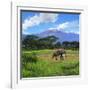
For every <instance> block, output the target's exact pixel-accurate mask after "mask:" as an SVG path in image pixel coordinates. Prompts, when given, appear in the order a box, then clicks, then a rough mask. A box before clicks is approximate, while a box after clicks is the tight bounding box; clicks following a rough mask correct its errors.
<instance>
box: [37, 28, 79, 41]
mask: <svg viewBox="0 0 90 90" xmlns="http://www.w3.org/2000/svg"><path fill="white" fill-rule="evenodd" d="M37 36H39V37H40V38H43V37H47V36H55V37H57V38H58V41H60V42H63V41H79V34H75V33H66V32H63V31H60V30H46V31H44V32H41V33H39V34H37Z"/></svg>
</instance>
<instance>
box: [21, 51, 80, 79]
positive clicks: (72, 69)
mask: <svg viewBox="0 0 90 90" xmlns="http://www.w3.org/2000/svg"><path fill="white" fill-rule="evenodd" d="M48 52H49V53H48ZM68 52H70V53H71V52H72V53H75V54H74V55H72V57H70V58H69V57H68V58H67V60H63V61H60V60H57V61H55V60H53V59H52V58H51V53H52V51H51V50H49V51H48V50H46V51H37V52H36V51H32V52H30V53H29V52H28V53H27V52H24V53H23V54H22V63H23V65H22V66H23V67H22V77H25V78H26V77H47V76H67V75H79V60H77V57H76V58H74V59H73V57H75V56H76V54H77V53H76V52H73V51H68ZM72 53H71V54H72ZM45 54H46V55H47V57H43V56H45ZM38 55H41V56H38Z"/></svg>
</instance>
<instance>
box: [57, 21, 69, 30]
mask: <svg viewBox="0 0 90 90" xmlns="http://www.w3.org/2000/svg"><path fill="white" fill-rule="evenodd" d="M68 26H69V22H64V23H62V24H59V25H58V26H57V29H58V30H59V29H66V28H67V27H68Z"/></svg>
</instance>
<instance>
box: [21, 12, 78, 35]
mask: <svg viewBox="0 0 90 90" xmlns="http://www.w3.org/2000/svg"><path fill="white" fill-rule="evenodd" d="M79 16H80V14H76V13H62V12H57V13H54V12H53V13H50V12H35V11H21V24H22V34H26V35H28V34H38V33H41V32H44V31H46V30H53V31H55V30H60V31H62V32H66V33H76V34H79V33H80V30H79Z"/></svg>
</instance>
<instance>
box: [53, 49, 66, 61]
mask: <svg viewBox="0 0 90 90" xmlns="http://www.w3.org/2000/svg"><path fill="white" fill-rule="evenodd" d="M58 57H60V59H61V60H64V59H65V57H66V51H65V49H63V48H61V49H57V50H56V51H55V52H54V53H53V55H52V58H55V60H58Z"/></svg>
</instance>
